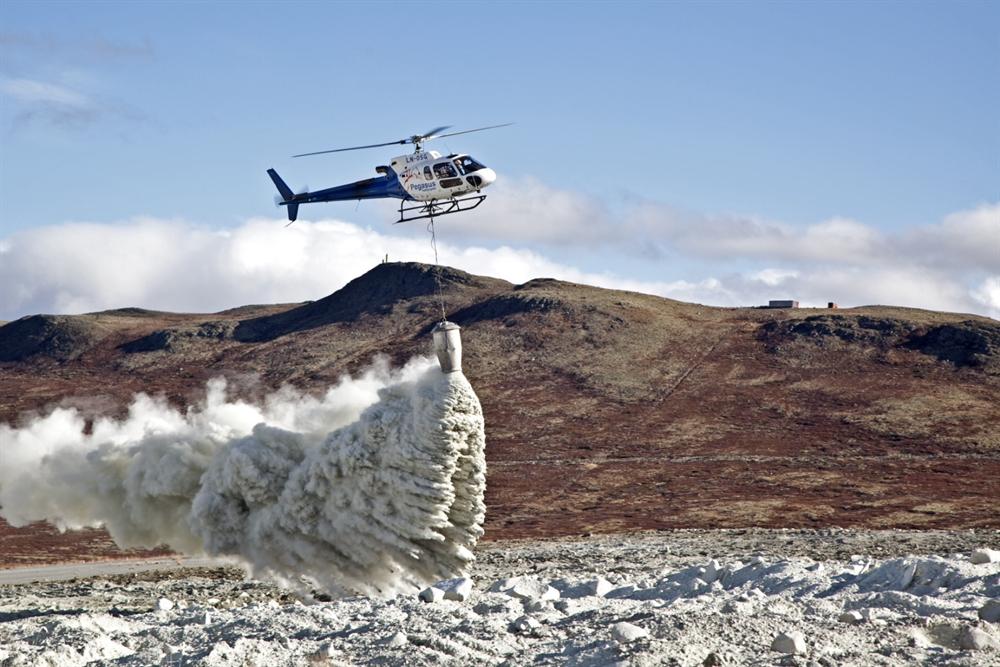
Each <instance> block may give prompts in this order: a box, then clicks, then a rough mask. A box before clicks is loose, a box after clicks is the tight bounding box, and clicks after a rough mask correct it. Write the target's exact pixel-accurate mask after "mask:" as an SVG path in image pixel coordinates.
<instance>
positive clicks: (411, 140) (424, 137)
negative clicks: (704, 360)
mask: <svg viewBox="0 0 1000 667" xmlns="http://www.w3.org/2000/svg"><path fill="white" fill-rule="evenodd" d="M513 124H514V123H504V124H502V125H489V126H487V127H477V128H476V129H474V130H462V131H461V132H449V133H447V134H438V132H441V131H442V130H447V129H448V128H450V127H451V125H442V126H441V127H435V128H434V129H433V130H431V131H429V132H428V133H427V134H415V135H413V136H412V137H408V138H406V139H400V140H399V141H387V142H385V143H382V144H367V145H365V146H351V147H350V148H331V149H330V150H328V151H314V152H312V153H299V154H298V155H293V156H292V157H307V156H309V155H325V154H327V153H343V152H344V151H360V150H363V149H365V148H381V147H382V146H397V145H405V144H420V143H423V142H425V141H430V140H431V139H440V138H441V137H454V136H455V135H458V134H468V133H469V132H481V131H482V130H492V129H493V128H496V127H507V126H508V125H513Z"/></svg>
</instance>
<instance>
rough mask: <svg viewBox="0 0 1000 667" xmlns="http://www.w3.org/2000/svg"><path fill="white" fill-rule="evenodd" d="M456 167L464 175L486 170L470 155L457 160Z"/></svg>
mask: <svg viewBox="0 0 1000 667" xmlns="http://www.w3.org/2000/svg"><path fill="white" fill-rule="evenodd" d="M455 165H456V166H457V167H458V170H459V171H460V172H462V173H463V174H468V173H469V172H470V171H477V170H479V169H484V168H485V167H484V166H483V165H482V164H480V163H478V162H476V161H475V160H473V159H472V158H471V157H469V156H468V155H465V156H463V157H460V158H456V159H455Z"/></svg>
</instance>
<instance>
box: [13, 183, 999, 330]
mask: <svg viewBox="0 0 1000 667" xmlns="http://www.w3.org/2000/svg"><path fill="white" fill-rule="evenodd" d="M539 187H544V186H539ZM491 203H492V202H491ZM573 210H574V207H573V206H572V205H568V204H567V205H566V206H564V207H561V208H560V211H562V212H561V213H557V214H553V215H554V217H553V218H549V219H548V220H556V221H557V222H558V221H561V222H559V223H558V224H559V225H561V227H559V228H560V229H564V230H565V229H566V228H569V227H572V225H574V224H577V220H578V218H576V217H575V216H574V215H571V214H568V213H565V212H566V211H570V212H571V211H573ZM997 214H1000V205H985V206H982V207H979V208H976V209H972V210H970V211H964V212H959V213H956V214H954V215H952V216H948V217H947V218H946V219H945V220H944V221H943V222H942V223H941V224H940V225H934V226H927V227H923V228H919V229H916V230H912V231H911V232H908V233H906V234H902V235H895V236H892V235H888V234H882V233H879V232H877V231H875V230H873V229H871V228H868V227H866V226H864V225H861V224H859V223H857V222H853V221H850V220H841V219H835V220H830V221H828V222H826V223H822V224H819V225H813V226H808V227H805V228H802V229H798V228H793V227H789V226H782V225H775V224H771V223H764V222H759V221H753V220H750V219H736V218H733V219H731V220H729V221H726V220H724V219H717V220H716V221H715V222H714V223H713V224H715V225H716V228H715V229H714V231H713V234H712V238H713V239H715V240H717V241H718V243H716V244H714V245H711V246H695V245H693V241H692V240H691V239H693V238H694V237H695V235H694V234H692V233H689V232H688V231H686V230H683V229H682V230H680V231H675V234H676V239H680V240H682V241H683V247H684V252H685V253H690V254H692V255H695V256H699V257H702V258H703V260H704V261H703V262H702V268H700V269H699V272H700V273H701V275H693V276H691V277H690V278H688V279H684V280H666V281H650V280H641V279H637V278H634V277H630V276H628V275H621V274H616V273H611V272H606V271H605V272H593V271H587V270H584V269H582V268H579V267H575V266H572V265H570V264H567V263H564V262H560V261H556V260H554V259H552V258H551V257H549V256H547V255H546V254H545V253H544V252H542V251H539V250H538V249H529V248H524V247H514V246H512V245H502V246H499V247H488V246H487V245H485V244H471V243H468V242H464V243H463V242H462V241H461V239H458V240H456V238H455V237H456V236H457V234H458V232H459V231H460V230H461V229H462V228H464V227H467V226H470V225H471V224H478V223H472V222H471V219H469V220H467V221H466V222H468V223H469V224H463V225H461V226H459V225H455V226H450V227H449V234H448V241H449V242H441V241H442V239H440V238H439V251H440V259H441V262H442V263H443V264H447V265H450V266H455V267H457V268H460V269H464V270H466V271H469V272H471V273H476V274H481V275H490V276H495V277H499V278H504V279H506V280H509V281H511V282H514V283H521V282H525V281H527V280H530V279H532V278H539V277H550V278H558V279H562V280H568V281H573V282H580V283H587V284H591V285H598V286H602V287H610V288H616V289H626V290H633V291H638V292H646V293H651V294H659V295H662V296H667V297H671V298H675V299H681V300H685V301H697V302H701V303H707V304H713V305H723V306H746V305H756V304H761V303H766V302H767V300H768V299H774V298H793V299H798V300H799V301H801V302H802V303H803V304H807V305H818V306H822V305H825V304H826V302H827V301H836V302H838V303H840V304H841V305H845V306H851V305H864V304H875V303H882V304H891V305H902V306H913V307H922V308H931V309H938V310H950V311H961V312H975V313H980V314H986V315H990V316H993V317H997V316H998V315H1000V266H998V259H1000V258H997V257H996V256H995V255H996V254H997V253H996V252H995V251H996V250H997V248H1000V246H998V245H997V244H996V243H994V235H995V233H996V226H997V225H1000V221H994V217H995V216H996V215H997ZM520 215H524V216H529V217H530V216H531V215H536V214H533V213H531V209H530V208H529V209H525V211H523V212H522V213H521V214H520ZM537 215H541V213H537ZM579 219H583V220H586V221H588V222H587V224H588V225H589V224H590V223H591V222H592V221H593V218H586V217H583V218H579ZM498 220H499V218H498ZM518 225H520V226H521V227H523V226H525V223H524V222H523V221H520V222H518ZM519 228H520V227H519ZM578 231H579V230H578ZM394 233H401V232H397V231H395V230H394V232H393V233H384V232H382V231H374V230H372V229H366V228H362V227H359V226H357V225H353V224H349V223H345V222H338V221H333V220H324V221H317V222H308V221H299V222H298V223H296V224H295V225H292V226H291V227H287V228H286V227H285V226H284V222H283V221H278V220H273V219H252V220H247V221H246V222H244V223H243V224H241V225H239V226H237V227H233V228H227V229H212V228H209V227H205V226H198V225H193V224H190V223H187V222H183V221H174V220H158V219H152V218H137V219H133V220H130V221H126V222H121V223H117V224H106V223H66V224H61V225H54V226H49V227H40V228H30V229H26V230H24V231H20V232H17V233H14V234H13V235H11V236H9V237H7V238H5V239H0V285H3V286H4V288H3V290H0V319H9V318H14V317H19V316H21V315H25V314H31V313H37V312H57V313H73V312H87V311H95V310H103V309H108V308H119V307H124V306H141V307H145V308H155V309H163V310H177V311H203V312H211V311H216V310H221V309H224V308H230V307H233V306H237V305H242V304H247V303H273V302H293V301H302V300H306V299H316V298H320V297H322V296H325V295H326V294H329V293H330V292H332V291H334V290H336V289H338V288H339V287H341V286H343V285H344V284H345V283H346V282H347V281H349V280H351V279H352V278H354V277H356V276H358V275H360V274H361V273H363V272H365V271H367V270H368V269H370V268H371V267H372V266H374V265H375V264H377V263H378V262H379V261H380V260H381V258H382V257H383V256H385V255H386V254H388V255H389V258H390V260H393V261H401V260H405V261H420V262H427V263H430V262H432V261H433V257H434V256H433V252H432V250H431V247H430V243H429V241H428V239H427V238H421V237H419V236H418V237H406V236H396V235H394ZM580 233H582V232H580ZM949 242H951V243H952V245H951V246H947V243H949ZM984 244H985V245H987V246H988V247H986V248H983V245H984ZM537 247H541V248H544V247H545V246H544V245H542V246H537ZM704 247H708V248H710V252H712V253H716V252H718V253H719V254H718V255H717V256H715V255H710V254H709V250H705V251H704V252H701V250H700V249H702V248H704ZM963 249H964V250H963ZM627 252H628V249H627V248H622V247H609V250H608V253H607V255H606V256H605V257H607V258H609V261H608V264H606V265H613V264H614V262H612V261H610V258H611V257H612V255H614V254H616V253H617V257H618V258H619V259H621V258H622V257H625V258H627ZM699 252H701V254H699ZM963 252H964V253H965V255H964V256H963ZM745 254H752V255H754V256H756V257H757V259H758V262H760V264H759V265H758V266H748V267H745V268H744V269H741V270H739V271H736V270H734V269H733V268H732V267H733V262H732V261H731V260H732V259H733V258H734V257H743V256H744V255H745ZM953 255H954V256H953ZM631 263H632V264H634V260H633V261H632V262H631ZM619 265H621V266H629V265H630V264H629V261H628V260H627V259H626V261H619ZM646 266H647V268H648V267H649V266H656V265H655V264H653V265H649V264H647V265H646ZM626 270H627V269H626Z"/></svg>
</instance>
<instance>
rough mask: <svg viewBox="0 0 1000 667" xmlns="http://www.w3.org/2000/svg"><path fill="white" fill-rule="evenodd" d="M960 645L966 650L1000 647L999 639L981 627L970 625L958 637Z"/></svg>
mask: <svg viewBox="0 0 1000 667" xmlns="http://www.w3.org/2000/svg"><path fill="white" fill-rule="evenodd" d="M958 645H959V646H961V647H962V648H964V649H965V650H966V651H985V650H986V649H996V648H1000V646H998V645H997V641H996V640H995V639H993V638H992V637H990V636H989V635H988V634H986V633H985V632H983V631H982V630H980V629H979V628H973V627H968V628H966V629H965V630H964V631H962V634H961V635H960V636H959V638H958Z"/></svg>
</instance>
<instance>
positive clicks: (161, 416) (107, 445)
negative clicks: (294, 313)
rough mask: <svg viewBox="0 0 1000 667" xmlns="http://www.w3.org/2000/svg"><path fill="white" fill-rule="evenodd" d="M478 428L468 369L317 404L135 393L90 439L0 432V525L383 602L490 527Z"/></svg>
mask: <svg viewBox="0 0 1000 667" xmlns="http://www.w3.org/2000/svg"><path fill="white" fill-rule="evenodd" d="M484 443H485V439H484V432H483V416H482V410H481V407H480V405H479V400H478V399H477V397H476V395H475V392H474V391H473V390H472V387H471V386H470V385H469V382H468V380H467V379H466V378H465V377H464V376H463V375H462V374H461V373H448V374H445V373H442V372H441V371H440V370H439V368H438V367H437V364H436V363H434V362H432V361H430V360H428V359H418V360H414V361H412V362H410V363H409V364H407V365H406V366H405V367H404V368H403V369H401V370H398V371H390V370H389V368H388V366H387V364H386V363H385V362H378V363H376V364H375V366H373V367H372V368H371V369H369V370H368V371H366V372H365V373H364V374H362V375H361V376H360V377H358V378H350V377H346V376H345V377H344V378H342V379H341V381H340V382H339V383H338V384H337V385H336V386H334V387H332V388H330V389H329V390H328V391H327V393H326V394H325V395H324V396H322V397H321V398H315V397H309V396H305V395H302V394H299V393H298V392H296V391H294V390H292V389H288V388H286V389H283V390H281V391H279V392H276V393H274V394H272V395H270V396H268V397H267V398H266V400H264V401H263V403H262V404H261V405H253V404H250V403H246V402H242V401H237V400H229V399H227V397H226V386H225V382H224V381H221V380H215V381H212V382H210V383H209V386H208V392H207V396H206V398H205V400H204V402H202V403H201V404H200V405H198V406H195V407H193V408H190V409H188V410H187V411H186V412H180V411H178V410H176V409H174V408H172V407H170V406H169V405H167V403H166V402H165V401H164V400H163V399H160V398H152V397H149V396H146V395H143V394H140V395H137V396H136V397H135V399H134V400H133V402H132V404H131V405H130V406H129V409H128V414H127V416H126V417H125V418H123V419H120V420H116V419H108V418H102V419H98V420H96V421H94V422H93V424H92V426H91V428H90V429H89V430H88V429H87V428H86V421H85V419H84V417H83V416H82V415H81V414H80V413H79V412H78V411H77V410H76V409H66V408H59V409H56V410H54V411H52V412H51V413H49V414H47V415H44V416H40V417H36V418H35V419H34V420H32V421H30V423H27V424H25V425H24V426H22V427H20V428H15V427H12V426H8V425H3V424H0V463H2V465H0V506H2V507H0V515H2V516H3V517H4V518H5V519H6V520H8V521H9V522H11V523H12V524H14V525H23V524H25V523H27V522H30V521H37V520H46V521H49V522H51V523H53V524H55V525H57V526H59V527H61V528H68V529H72V528H80V527H85V526H100V525H103V526H105V527H106V528H107V529H108V531H109V532H110V533H111V535H112V537H113V538H114V540H115V542H116V543H117V544H119V545H121V546H123V547H152V546H156V545H159V544H167V545H169V546H170V547H171V548H173V549H176V550H178V551H182V552H184V553H189V554H200V553H207V554H211V555H223V556H234V557H238V558H239V559H241V560H243V561H244V562H246V563H248V564H249V565H250V566H251V567H252V569H253V570H254V572H255V574H257V575H258V576H270V577H273V578H275V579H278V580H283V581H285V582H286V583H289V584H293V585H294V584H296V583H298V582H299V581H300V579H299V578H300V577H302V576H305V577H308V578H309V579H310V580H311V581H312V582H315V583H318V584H319V585H321V586H323V587H325V588H327V589H329V590H342V591H356V592H360V593H365V594H371V595H389V594H393V593H396V592H400V591H408V590H412V589H413V588H414V587H416V586H420V585H424V584H426V583H429V582H432V581H436V580H440V579H444V578H448V577H450V576H456V575H458V574H461V573H463V572H464V571H465V570H466V569H467V568H468V566H469V565H470V563H471V562H472V559H473V554H472V551H471V550H472V548H473V547H474V546H475V544H476V542H477V540H478V538H479V536H480V535H481V534H482V523H483V519H484V516H485V505H484V502H483V492H484V488H485V458H484Z"/></svg>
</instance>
